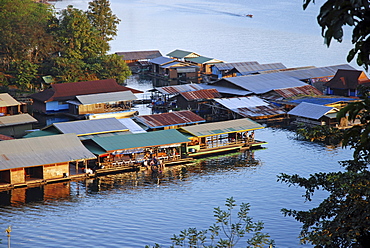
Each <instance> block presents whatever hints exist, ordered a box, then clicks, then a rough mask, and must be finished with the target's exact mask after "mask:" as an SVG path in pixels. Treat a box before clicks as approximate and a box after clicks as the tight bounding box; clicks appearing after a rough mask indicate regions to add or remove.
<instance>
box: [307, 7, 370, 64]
mask: <svg viewBox="0 0 370 248" xmlns="http://www.w3.org/2000/svg"><path fill="white" fill-rule="evenodd" d="M311 2H313V3H315V0H312V1H311V0H303V3H304V4H303V8H304V9H306V8H307V6H308V5H309V4H310V3H311ZM317 21H318V24H319V25H320V27H321V29H322V36H323V37H324V40H325V43H326V44H327V45H328V46H330V42H331V40H332V39H333V38H334V39H335V40H337V41H338V42H342V40H343V35H344V31H343V27H344V26H350V27H351V28H352V44H353V45H354V47H353V48H352V49H351V50H350V51H349V53H348V56H347V61H348V62H350V61H352V60H353V58H354V57H355V56H356V55H357V64H358V65H360V66H363V67H364V68H365V69H366V70H368V67H369V65H370V56H369V55H370V2H369V1H368V0H351V1H344V0H328V1H326V2H325V3H324V4H323V5H322V6H321V8H320V13H319V15H318V16H317Z"/></svg>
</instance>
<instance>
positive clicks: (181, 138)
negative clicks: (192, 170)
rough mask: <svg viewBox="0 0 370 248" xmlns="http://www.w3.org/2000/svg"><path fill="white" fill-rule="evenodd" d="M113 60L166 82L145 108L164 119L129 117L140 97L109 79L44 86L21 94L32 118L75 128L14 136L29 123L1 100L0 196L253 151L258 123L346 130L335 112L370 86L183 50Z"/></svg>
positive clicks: (319, 71) (343, 68)
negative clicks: (56, 118) (57, 117)
mask: <svg viewBox="0 0 370 248" xmlns="http://www.w3.org/2000/svg"><path fill="white" fill-rule="evenodd" d="M117 54H118V55H122V56H123V59H124V60H126V61H127V62H128V63H129V64H130V65H131V66H136V67H138V68H139V70H138V71H140V72H148V73H149V74H150V75H155V76H158V77H162V78H165V79H166V80H173V81H171V82H170V81H168V83H169V84H171V85H166V86H164V87H158V88H154V89H152V90H150V91H151V92H152V102H151V103H147V104H148V107H151V108H152V109H153V110H156V111H158V110H160V111H163V112H165V113H160V114H152V115H142V116H140V115H137V114H138V113H135V112H136V111H132V107H133V106H134V105H135V104H136V103H137V102H138V101H137V100H138V99H137V96H136V95H135V94H138V93H142V91H140V90H136V89H132V88H129V87H126V86H122V85H119V84H117V82H116V81H115V80H114V79H106V80H96V81H85V82H74V83H64V84H51V86H50V88H48V89H46V90H43V91H41V92H39V93H35V94H32V95H31V96H30V98H31V99H32V107H33V110H34V111H35V112H40V113H43V114H46V115H54V114H59V113H62V114H65V115H68V116H72V117H73V118H75V119H84V120H78V121H69V122H61V123H52V124H51V125H48V126H45V127H42V128H41V129H40V130H38V131H34V132H31V133H28V134H26V135H25V136H23V135H24V134H25V132H26V130H30V129H32V124H34V123H35V121H36V119H34V117H32V116H30V115H28V114H26V113H27V112H26V109H27V108H25V107H27V106H24V104H22V103H19V102H18V101H17V100H15V99H14V98H12V97H11V96H10V95H8V94H0V115H2V116H0V134H2V133H4V134H2V135H1V136H0V140H3V141H0V188H1V189H7V188H13V187H22V186H29V185H38V184H44V183H48V182H55V181H63V180H71V179H74V178H78V177H91V176H97V175H102V174H107V173H116V172H122V171H127V170H130V171H132V170H151V171H153V172H160V171H161V170H162V168H163V166H170V165H176V164H181V163H187V162H190V161H192V160H194V159H195V158H198V157H204V156H210V155H211V154H219V153H226V152H230V151H240V150H244V149H253V148H257V147H261V146H263V145H264V144H266V142H265V141H260V140H258V139H255V137H254V136H255V132H256V133H258V130H259V129H262V128H264V127H263V126H262V125H261V123H262V122H263V121H264V120H279V119H284V120H285V119H287V120H291V121H295V122H301V123H305V124H307V125H328V126H334V127H338V128H346V127H349V126H351V125H352V124H351V123H348V122H347V121H346V120H345V119H343V120H340V121H339V122H338V121H337V120H336V118H335V117H336V112H337V111H338V110H339V109H341V108H342V107H344V106H346V105H347V104H348V103H349V102H353V101H358V98H357V95H358V91H357V87H358V86H359V85H368V83H369V79H368V78H367V77H366V75H365V74H364V73H363V72H360V71H357V70H355V69H354V68H352V67H351V66H350V65H347V64H343V65H335V66H327V67H319V68H317V67H314V66H308V67H300V68H286V67H285V66H284V65H283V64H282V63H271V64H259V63H258V62H256V61H251V62H238V63H226V62H223V61H221V60H217V59H213V58H210V57H205V56H201V55H199V54H197V53H194V52H188V51H184V50H175V51H173V52H170V53H168V54H167V56H168V57H164V56H162V54H161V53H160V52H159V51H157V50H153V51H143V52H139V51H136V52H127V53H117ZM144 68H146V69H147V70H145V69H144ZM176 84H177V85H176ZM331 94H335V95H333V96H328V95H331ZM338 95H339V96H338ZM139 100H140V99H139ZM166 112H167V113H166ZM139 114H140V113H139ZM2 118H3V119H2ZM5 118H6V119H5ZM8 123H16V125H15V126H14V127H13V126H11V125H12V124H8ZM9 126H11V128H12V130H13V132H9V128H10V127H9ZM2 130H3V131H2ZM4 130H7V131H6V132H5V131H4ZM19 137H23V138H22V139H15V140H14V139H13V138H19ZM12 139H13V140H12Z"/></svg>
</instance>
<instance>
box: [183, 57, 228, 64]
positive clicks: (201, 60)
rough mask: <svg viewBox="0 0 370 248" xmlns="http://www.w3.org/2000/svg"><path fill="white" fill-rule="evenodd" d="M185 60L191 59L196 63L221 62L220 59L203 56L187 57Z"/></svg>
mask: <svg viewBox="0 0 370 248" xmlns="http://www.w3.org/2000/svg"><path fill="white" fill-rule="evenodd" d="M186 61H191V62H194V63H197V64H216V63H222V61H221V60H218V59H214V58H208V57H204V56H199V57H195V58H187V59H186Z"/></svg>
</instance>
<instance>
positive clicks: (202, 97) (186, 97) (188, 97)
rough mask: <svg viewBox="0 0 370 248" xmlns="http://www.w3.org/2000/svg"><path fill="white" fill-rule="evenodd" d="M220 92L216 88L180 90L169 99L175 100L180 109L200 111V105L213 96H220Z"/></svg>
mask: <svg viewBox="0 0 370 248" xmlns="http://www.w3.org/2000/svg"><path fill="white" fill-rule="evenodd" d="M220 97H221V94H220V93H219V92H218V91H217V90H216V89H206V90H196V91H188V92H181V93H180V94H179V95H176V96H174V97H172V98H171V99H173V100H175V101H176V104H177V106H178V107H179V108H180V109H187V110H196V111H200V110H201V106H202V105H204V104H205V103H207V102H210V101H211V100H212V99H214V98H220Z"/></svg>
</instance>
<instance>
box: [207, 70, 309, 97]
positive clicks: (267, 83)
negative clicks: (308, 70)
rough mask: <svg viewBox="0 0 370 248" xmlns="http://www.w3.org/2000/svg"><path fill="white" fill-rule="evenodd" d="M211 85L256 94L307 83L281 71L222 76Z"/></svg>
mask: <svg viewBox="0 0 370 248" xmlns="http://www.w3.org/2000/svg"><path fill="white" fill-rule="evenodd" d="M209 85H211V86H215V87H217V86H221V87H225V88H230V89H234V90H243V91H244V92H252V93H253V94H255V95H261V94H265V93H267V92H270V91H272V90H276V89H286V88H293V87H300V86H305V85H307V84H306V83H304V82H302V81H301V80H299V79H296V78H293V77H290V76H286V75H284V74H280V73H269V74H257V75H250V76H240V77H230V78H222V79H220V80H218V81H216V82H213V83H210V84H209Z"/></svg>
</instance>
